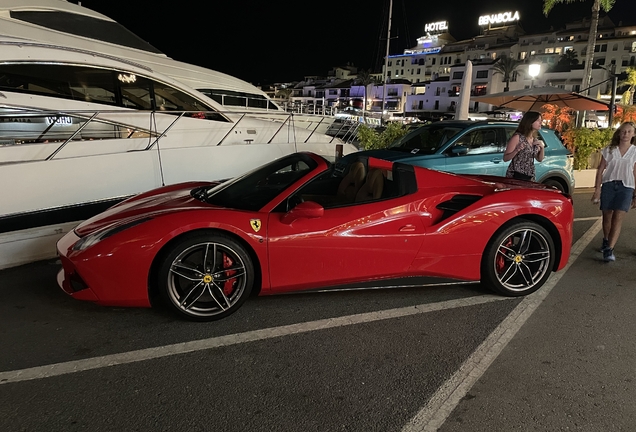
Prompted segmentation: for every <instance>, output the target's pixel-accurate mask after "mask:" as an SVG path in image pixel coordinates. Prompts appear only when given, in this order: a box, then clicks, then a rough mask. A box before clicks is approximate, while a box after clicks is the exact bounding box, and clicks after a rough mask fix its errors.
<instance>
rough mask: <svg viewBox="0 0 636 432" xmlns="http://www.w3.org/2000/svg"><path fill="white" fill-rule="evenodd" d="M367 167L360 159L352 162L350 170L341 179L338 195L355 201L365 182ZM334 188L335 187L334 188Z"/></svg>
mask: <svg viewBox="0 0 636 432" xmlns="http://www.w3.org/2000/svg"><path fill="white" fill-rule="evenodd" d="M366 171H367V169H366V167H365V166H364V163H362V162H360V161H358V162H354V163H352V164H351V166H350V167H349V172H348V173H347V175H345V176H344V177H343V178H342V180H341V181H340V185H339V186H338V197H340V198H343V199H345V200H346V201H349V202H353V200H354V199H355V197H356V194H357V193H358V191H359V190H360V188H361V187H362V184H363V183H364V179H365V176H366V174H367V172H366ZM332 190H333V189H332Z"/></svg>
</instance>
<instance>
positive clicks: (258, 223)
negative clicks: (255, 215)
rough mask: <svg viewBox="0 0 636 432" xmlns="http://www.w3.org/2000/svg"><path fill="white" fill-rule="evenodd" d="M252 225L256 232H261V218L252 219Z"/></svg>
mask: <svg viewBox="0 0 636 432" xmlns="http://www.w3.org/2000/svg"><path fill="white" fill-rule="evenodd" d="M250 225H251V226H252V229H253V230H254V232H259V231H260V229H261V220H260V219H250Z"/></svg>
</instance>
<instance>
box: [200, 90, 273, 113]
mask: <svg viewBox="0 0 636 432" xmlns="http://www.w3.org/2000/svg"><path fill="white" fill-rule="evenodd" d="M197 90H198V91H200V92H201V93H203V94H204V95H206V96H207V97H209V98H210V99H213V100H215V101H217V102H218V103H220V104H221V105H225V106H240V107H245V108H261V109H269V110H276V111H277V110H278V109H279V108H278V106H277V105H276V104H275V103H273V102H272V101H271V100H269V99H267V98H266V97H265V96H263V95H259V94H253V93H244V92H235V91H231V90H219V89H197Z"/></svg>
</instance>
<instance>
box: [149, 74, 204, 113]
mask: <svg viewBox="0 0 636 432" xmlns="http://www.w3.org/2000/svg"><path fill="white" fill-rule="evenodd" d="M153 84H154V89H155V101H156V104H157V109H158V110H163V111H209V110H210V107H208V106H205V105H204V104H203V103H202V102H200V101H198V100H196V99H195V98H193V97H192V96H190V95H188V94H186V93H183V92H182V91H181V90H179V89H176V88H174V87H171V86H169V85H167V84H163V83H160V82H156V81H155V82H154V83H153Z"/></svg>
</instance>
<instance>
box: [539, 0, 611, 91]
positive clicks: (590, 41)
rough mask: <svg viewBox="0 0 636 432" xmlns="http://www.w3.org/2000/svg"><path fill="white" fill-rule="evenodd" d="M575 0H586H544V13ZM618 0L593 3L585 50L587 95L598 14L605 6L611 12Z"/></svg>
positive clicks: (584, 84) (603, 0)
mask: <svg viewBox="0 0 636 432" xmlns="http://www.w3.org/2000/svg"><path fill="white" fill-rule="evenodd" d="M575 1H585V0H543V13H544V14H545V16H548V14H549V13H550V11H551V10H552V8H553V7H554V6H555V5H557V4H561V3H574V2H575ZM615 1H616V0H594V4H593V5H592V22H591V24H590V36H589V37H588V38H587V49H586V51H585V67H584V68H583V83H582V88H583V89H584V93H583V94H585V95H587V89H588V87H589V86H590V82H591V81H592V65H593V64H594V45H595V44H596V33H597V27H598V14H599V12H600V10H601V8H603V10H604V11H605V12H609V10H610V9H612V6H614V3H615Z"/></svg>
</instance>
